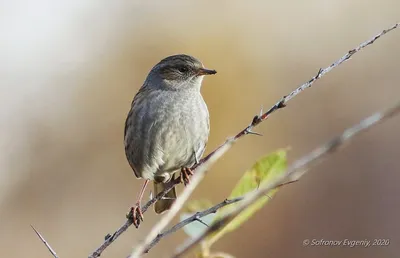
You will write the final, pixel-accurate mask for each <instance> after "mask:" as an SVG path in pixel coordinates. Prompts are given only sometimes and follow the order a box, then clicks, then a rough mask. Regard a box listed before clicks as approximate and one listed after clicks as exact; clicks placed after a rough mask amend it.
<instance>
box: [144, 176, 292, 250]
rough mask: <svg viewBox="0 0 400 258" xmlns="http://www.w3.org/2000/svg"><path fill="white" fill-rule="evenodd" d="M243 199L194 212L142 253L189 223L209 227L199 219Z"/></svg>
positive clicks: (154, 240) (155, 239)
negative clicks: (197, 223) (196, 222)
mask: <svg viewBox="0 0 400 258" xmlns="http://www.w3.org/2000/svg"><path fill="white" fill-rule="evenodd" d="M295 182H297V180H294V181H289V182H286V183H284V184H281V185H279V186H278V187H281V186H284V185H288V184H291V183H295ZM265 196H267V197H268V198H270V199H272V198H271V197H270V196H269V195H267V194H266V195H265ZM243 198H244V196H239V197H236V198H233V199H230V200H228V199H225V200H223V201H222V202H220V203H218V204H216V205H215V206H213V207H210V208H208V209H206V210H204V211H200V212H196V213H195V214H193V216H190V217H189V218H187V219H185V220H182V221H181V222H179V223H178V224H176V225H174V226H172V227H171V228H170V229H168V230H166V231H164V232H162V233H160V234H158V235H157V237H156V238H154V239H153V241H152V242H151V243H150V244H149V246H148V247H147V249H146V250H145V251H144V252H145V253H148V252H149V251H150V249H151V248H153V247H154V246H155V245H156V244H158V242H160V241H161V239H162V238H164V237H166V236H168V235H170V234H172V233H175V232H176V231H178V230H179V229H181V228H183V227H184V226H186V225H188V224H190V223H192V222H194V221H198V222H200V223H203V224H204V225H205V226H207V227H209V225H207V224H205V223H204V222H202V220H200V219H201V218H203V217H205V216H207V215H209V214H211V213H215V212H217V211H218V210H219V209H221V208H223V207H225V206H227V205H230V204H233V203H236V202H240V201H241V200H243Z"/></svg>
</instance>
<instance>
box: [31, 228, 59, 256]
mask: <svg viewBox="0 0 400 258" xmlns="http://www.w3.org/2000/svg"><path fill="white" fill-rule="evenodd" d="M31 227H32V229H33V231H35V233H36V235H37V236H38V237H39V238H40V240H42V242H43V244H44V245H45V246H46V247H47V249H49V252H50V253H51V254H52V255H53V257H54V258H58V256H57V254H56V252H55V251H54V250H53V248H51V246H50V244H49V243H48V242H47V241H46V239H44V237H43V236H42V235H41V234H40V233H39V231H37V230H36V228H34V227H33V226H32V225H31Z"/></svg>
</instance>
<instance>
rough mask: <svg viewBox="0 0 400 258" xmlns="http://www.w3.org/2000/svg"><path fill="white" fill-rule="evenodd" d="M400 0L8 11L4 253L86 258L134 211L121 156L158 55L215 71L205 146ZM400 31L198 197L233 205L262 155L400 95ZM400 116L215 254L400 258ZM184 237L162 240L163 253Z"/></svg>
mask: <svg viewBox="0 0 400 258" xmlns="http://www.w3.org/2000/svg"><path fill="white" fill-rule="evenodd" d="M399 10H400V2H399V1H396V0H392V1H390V0H381V1H361V0H354V1H348V0H337V1H327V0H322V1H321V0H319V1H316V0H314V1H311V0H309V1H287V0H284V1H201V3H200V2H197V3H194V2H193V3H189V2H188V1H78V0H73V1H2V2H0V78H1V80H0V90H1V92H0V105H1V106H0V107H1V108H0V131H1V134H0V250H1V251H0V256H1V257H28V256H29V257H50V254H49V253H48V251H47V250H46V249H45V247H44V246H43V244H42V243H40V241H39V240H38V238H37V237H36V236H35V235H34V233H33V232H32V230H31V228H30V226H29V225H30V224H33V225H35V226H36V227H37V228H38V229H39V230H40V232H41V233H42V234H43V235H44V236H45V237H46V239H47V240H48V241H49V242H50V243H51V245H52V246H53V247H54V248H55V249H56V251H57V252H58V254H59V255H60V256H61V257H87V255H88V254H89V253H90V252H91V251H93V250H94V249H95V248H96V247H97V246H99V245H100V244H101V243H102V241H103V238H104V236H105V235H106V234H107V233H110V232H112V231H114V230H115V229H116V228H117V227H119V226H120V225H121V224H122V223H123V222H124V216H125V213H126V212H127V210H128V208H129V207H130V205H132V204H133V203H134V201H135V200H136V195H137V192H138V189H139V186H140V185H141V183H142V181H139V180H136V179H135V177H134V175H133V173H132V171H131V169H130V167H129V166H128V163H127V162H126V160H125V155H124V148H123V139H122V138H123V127H124V121H125V117H126V114H127V112H128V110H129V108H130V103H131V99H132V97H133V96H134V94H135V93H136V91H137V90H138V88H139V87H140V86H141V83H142V82H143V80H144V78H145V76H146V75H147V72H148V71H149V69H150V68H151V67H152V66H153V65H154V64H155V63H156V62H158V61H159V60H160V59H161V58H163V57H165V56H167V55H171V54H176V53H188V54H191V55H194V56H196V57H198V58H200V59H201V60H202V61H203V63H204V64H205V65H206V66H207V67H210V68H213V69H216V70H217V71H218V74H217V75H216V76H213V77H208V78H206V79H205V82H204V87H203V89H202V92H203V95H204V98H205V100H206V102H207V103H208V107H209V110H210V113H211V136H210V142H209V145H208V152H209V151H210V150H212V149H213V148H215V147H216V146H217V145H218V144H220V143H221V142H223V141H224V140H225V139H226V138H227V137H228V136H232V135H233V134H235V133H236V132H238V131H239V130H240V129H242V128H243V127H244V126H246V125H247V124H248V123H249V122H250V121H251V119H252V117H253V116H254V115H255V114H256V113H257V112H258V111H259V109H260V107H261V106H263V107H264V109H266V108H268V107H270V106H271V105H273V104H274V103H275V102H276V101H277V100H278V99H279V98H280V97H281V96H283V95H285V94H287V93H288V92H290V91H291V90H292V89H294V88H295V87H297V86H298V85H300V84H301V83H303V82H305V81H307V80H308V79H310V78H311V77H312V76H314V75H315V74H316V72H317V71H318V69H319V68H320V67H326V66H328V65H329V64H330V63H331V62H332V61H334V60H336V59H338V58H339V57H341V56H342V55H343V54H344V53H345V52H346V51H347V50H349V49H351V48H353V47H355V46H357V45H358V44H359V43H360V42H362V41H364V40H366V39H369V38H370V37H372V36H373V35H375V34H376V33H378V32H380V31H381V30H382V29H384V28H387V27H389V26H391V25H392V24H394V23H395V22H398V21H399V17H400V11H399ZM399 41H400V31H399V30H397V31H396V30H395V31H393V32H391V33H390V34H388V35H386V36H385V37H383V38H382V39H380V40H379V41H378V42H376V43H375V44H374V45H372V46H369V47H368V48H367V49H365V50H364V51H362V52H361V53H359V54H357V55H356V56H355V57H354V58H353V59H352V60H350V61H349V62H347V63H345V64H344V65H342V66H340V67H339V68H338V69H335V70H334V71H332V72H331V73H329V74H327V76H326V77H324V78H323V79H322V80H320V81H318V82H317V83H316V84H315V86H313V87H312V88H311V89H308V90H307V91H306V92H304V93H303V94H301V95H300V96H298V97H296V98H295V99H294V100H293V101H291V102H290V103H289V105H288V107H287V108H286V109H284V110H282V111H279V112H277V113H275V114H274V115H273V116H272V117H271V118H270V119H269V120H268V121H266V122H264V123H262V124H261V125H260V126H259V127H257V131H258V132H260V133H262V134H264V137H262V138H260V137H253V136H249V137H245V138H243V139H242V140H240V141H239V142H238V143H237V144H236V145H235V146H234V148H233V149H231V150H230V151H229V153H228V154H227V155H226V156H224V157H223V159H222V160H221V161H220V162H219V163H218V164H217V165H216V166H214V167H213V169H212V171H211V172H210V173H209V175H208V177H207V178H206V179H205V180H204V182H203V183H202V185H201V186H200V187H199V189H198V190H197V191H196V193H195V194H194V197H193V198H207V199H210V200H212V201H213V202H214V203H216V202H219V201H221V200H223V199H224V198H225V197H226V196H227V195H228V194H229V192H230V189H232V187H233V186H234V184H235V183H236V181H237V180H238V179H239V178H240V176H241V174H242V173H243V172H244V171H245V170H246V169H247V168H248V167H250V166H251V165H252V164H253V163H254V161H255V160H256V159H257V158H259V157H260V156H262V155H263V154H266V153H268V152H271V151H273V150H275V149H277V148H280V147H287V146H291V148H292V150H291V152H290V156H289V157H290V161H293V160H295V159H296V158H298V157H300V156H301V155H303V154H306V153H307V152H309V151H310V150H311V149H312V148H314V147H316V146H317V145H319V144H321V143H323V142H325V141H327V140H329V139H330V138H331V137H332V136H334V135H336V134H338V133H340V132H341V131H342V130H343V129H345V128H346V127H348V126H350V125H352V124H354V123H356V122H358V121H359V120H360V119H362V118H363V117H365V116H367V115H369V114H371V113H372V112H374V111H376V110H380V109H383V108H385V107H387V106H388V105H390V104H391V103H393V102H395V101H397V100H398V98H399V97H398V96H399V94H400V85H399V82H400V73H399V65H400V49H399ZM399 131H400V118H394V119H392V120H390V121H388V122H386V123H384V124H382V125H379V126H378V127H375V128H373V129H372V130H370V131H368V132H367V133H365V134H363V135H362V136H361V137H358V138H357V139H356V140H354V141H353V142H352V144H351V145H349V146H348V147H347V148H345V149H343V150H342V151H340V152H339V153H336V154H334V155H333V156H331V157H330V158H329V159H327V160H326V161H325V162H324V163H322V164H320V165H319V166H318V167H315V168H313V170H312V171H311V173H309V174H308V175H306V176H305V177H304V178H303V179H302V180H301V181H300V182H299V183H296V184H293V185H290V186H288V187H286V188H284V189H283V190H281V191H280V192H279V193H278V195H277V196H276V198H275V199H274V200H273V201H272V202H271V203H270V204H269V205H267V206H266V207H265V208H264V209H263V210H262V211H261V212H259V213H258V214H257V215H256V216H255V217H254V218H253V219H252V220H251V221H249V222H248V223H247V224H245V225H244V226H242V227H241V228H240V229H239V230H237V231H236V232H234V233H232V234H230V235H228V236H226V237H225V238H224V239H223V240H222V241H220V242H218V243H217V244H216V245H215V246H214V250H217V251H225V252H228V253H231V254H232V255H235V256H236V257H254V258H261V257H307V258H313V257H315V258H317V257H341V258H350V257H352V258H356V257H366V258H368V257H371V258H372V257H398V253H399V251H400V250H399V249H400V248H399V246H400V244H399V241H400V233H399V232H400V226H399V225H400V224H399V223H398V218H399V217H400V208H399V207H400V205H399V200H398V196H399V194H400V188H399V186H398V182H399V179H400V175H399V170H400V164H399V160H398V158H399V154H398V153H399V150H400V147H399V143H400V138H399ZM157 219H159V217H157V216H156V215H155V214H154V212H148V213H146V214H145V223H144V224H143V225H142V226H141V227H140V229H139V230H136V229H134V228H130V229H129V231H128V232H127V233H125V234H124V235H123V236H122V237H120V239H118V241H117V242H115V243H114V244H112V246H111V247H110V248H108V249H107V250H106V251H105V252H104V253H103V256H102V257H126V256H127V254H128V253H129V252H130V251H131V248H132V247H133V246H134V245H135V244H136V243H137V242H138V241H140V240H141V239H143V238H144V234H145V233H146V232H147V231H148V230H149V228H150V227H151V226H152V225H153V223H154V222H155V221H156V220H157ZM185 238H186V236H185V234H184V233H183V232H179V233H176V234H174V235H173V236H172V237H169V238H166V239H164V240H163V241H162V242H161V243H160V244H159V245H158V246H157V247H156V248H155V249H154V250H152V252H151V253H150V254H148V255H147V256H146V257H164V256H165V255H167V254H170V253H171V252H172V251H173V250H174V248H175V247H176V246H177V245H178V244H179V243H181V242H182V241H183V240H184V239H185ZM344 238H349V239H352V240H362V239H374V238H385V239H390V240H391V244H390V246H388V247H370V248H362V247H358V248H339V247H308V248H305V247H302V242H303V240H304V239H326V240H341V239H344Z"/></svg>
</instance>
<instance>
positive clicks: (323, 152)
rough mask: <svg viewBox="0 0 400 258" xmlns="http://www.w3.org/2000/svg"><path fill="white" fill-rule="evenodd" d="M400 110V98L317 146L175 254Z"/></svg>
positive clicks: (177, 253)
mask: <svg viewBox="0 0 400 258" xmlns="http://www.w3.org/2000/svg"><path fill="white" fill-rule="evenodd" d="M399 112H400V102H398V103H397V104H396V105H394V106H393V107H390V108H388V109H387V110H385V111H382V112H378V113H375V114H373V115H371V116H369V117H367V118H365V119H364V120H362V121H360V122H359V123H358V124H356V125H354V126H353V127H350V128H348V129H346V130H345V131H344V132H343V133H342V134H341V135H339V136H337V137H335V138H333V139H332V140H330V141H329V142H327V143H325V144H323V145H322V146H320V147H318V148H316V149H314V150H313V151H312V152H310V153H309V154H308V155H306V156H304V157H302V158H301V159H298V160H297V161H296V162H294V163H293V165H292V166H290V167H289V168H288V169H287V170H286V173H284V174H282V175H280V176H279V177H277V178H276V179H274V180H272V181H271V182H269V183H267V184H266V185H264V186H263V187H261V188H260V189H259V190H257V191H255V192H251V193H249V194H246V195H245V196H244V198H243V200H242V202H241V203H240V204H239V205H238V206H237V207H235V208H234V209H233V210H232V211H230V212H228V213H227V214H225V215H224V216H223V217H222V218H220V219H219V220H217V221H216V222H215V223H213V224H212V225H211V226H210V227H209V228H208V229H207V230H206V231H205V232H204V233H203V234H201V235H200V236H199V237H197V238H195V239H193V240H189V241H188V242H187V243H185V244H183V245H182V246H180V247H179V248H178V249H177V251H176V253H175V254H174V255H173V256H172V257H174V258H177V257H181V256H182V255H183V254H185V253H187V252H188V251H189V250H190V249H191V248H193V247H194V246H195V245H197V244H198V243H200V242H201V241H202V240H204V239H205V238H206V237H207V236H209V235H210V234H212V233H213V232H216V231H218V230H219V229H220V228H222V227H224V226H225V225H226V224H227V223H229V222H230V221H232V220H233V219H234V218H235V217H236V216H237V215H238V214H240V213H241V212H242V211H243V210H244V209H246V208H247V207H249V206H250V205H252V204H253V203H255V202H256V201H257V200H258V199H259V198H260V197H262V196H264V195H265V194H266V193H268V192H269V191H270V190H273V189H275V188H276V187H278V186H279V185H282V184H284V183H285V182H287V181H292V180H298V179H299V178H300V177H301V176H303V175H304V174H305V173H306V172H307V170H308V168H309V167H310V166H311V165H315V163H317V162H318V161H321V159H322V158H324V157H325V156H327V155H328V154H332V153H334V152H335V151H336V150H338V147H340V146H342V145H343V144H344V143H345V142H347V141H349V140H350V139H351V138H352V137H354V136H356V135H358V134H359V133H361V132H363V131H366V130H367V129H369V128H371V127H372V126H375V125H377V124H379V123H380V122H383V121H384V120H386V119H389V118H391V117H392V116H394V115H396V114H397V113H399Z"/></svg>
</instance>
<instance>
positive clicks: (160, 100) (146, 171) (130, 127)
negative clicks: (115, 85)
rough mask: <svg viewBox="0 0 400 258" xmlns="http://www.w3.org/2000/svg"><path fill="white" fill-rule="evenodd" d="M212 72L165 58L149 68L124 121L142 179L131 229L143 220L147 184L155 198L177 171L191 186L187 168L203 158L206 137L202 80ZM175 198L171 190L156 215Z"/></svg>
mask: <svg viewBox="0 0 400 258" xmlns="http://www.w3.org/2000/svg"><path fill="white" fill-rule="evenodd" d="M216 73H217V71H215V70H212V69H207V68H205V67H204V65H203V64H202V63H201V62H200V61H199V60H198V59H197V58H195V57H193V56H190V55H186V54H177V55H172V56H168V57H166V58H164V59H162V60H161V61H160V62H159V63H157V64H156V65H155V66H154V67H153V68H152V69H151V70H150V72H149V74H148V75H147V78H146V79H145V81H144V83H143V85H142V86H141V88H140V89H139V91H138V92H137V93H136V95H135V96H134V98H133V101H132V104H131V109H130V111H129V113H128V116H127V118H126V121H125V130H124V145H125V154H126V158H127V160H128V163H129V165H130V167H131V168H132V170H133V172H134V174H135V176H136V177H137V178H143V179H144V180H145V181H144V184H143V186H142V188H141V189H140V191H139V194H138V198H137V201H136V203H135V205H134V206H133V207H132V208H131V212H132V213H131V214H132V219H133V223H134V225H135V226H136V227H138V226H139V223H140V221H143V213H142V211H141V200H142V198H143V194H144V192H145V189H146V187H147V185H148V183H149V182H150V181H153V184H154V194H155V195H157V194H158V193H160V192H162V191H163V190H164V189H165V187H166V185H167V183H168V182H169V181H171V180H174V176H175V175H174V174H175V173H176V172H178V171H180V175H181V181H182V182H183V183H184V184H185V186H186V185H187V184H188V183H189V182H190V179H189V178H190V176H191V175H193V172H192V171H191V169H190V168H191V167H192V166H193V165H194V164H196V163H197V162H198V161H199V160H200V158H201V157H202V155H203V153H204V151H205V148H206V144H207V141H208V136H209V133H210V119H209V112H208V108H207V105H206V103H205V101H204V99H203V97H202V95H201V92H200V90H201V86H202V81H203V78H204V76H206V75H212V74H216ZM175 199H176V190H175V188H173V189H172V190H171V191H169V192H168V193H167V194H166V196H164V198H162V199H161V200H158V201H157V202H156V203H155V205H154V209H155V212H156V213H158V214H159V213H162V212H164V211H166V210H168V209H170V207H171V206H172V204H173V202H174V200H175Z"/></svg>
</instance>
